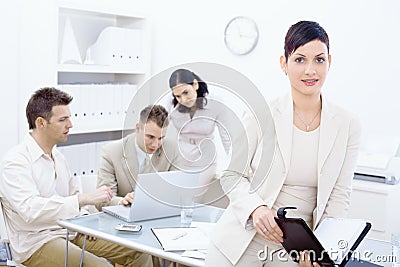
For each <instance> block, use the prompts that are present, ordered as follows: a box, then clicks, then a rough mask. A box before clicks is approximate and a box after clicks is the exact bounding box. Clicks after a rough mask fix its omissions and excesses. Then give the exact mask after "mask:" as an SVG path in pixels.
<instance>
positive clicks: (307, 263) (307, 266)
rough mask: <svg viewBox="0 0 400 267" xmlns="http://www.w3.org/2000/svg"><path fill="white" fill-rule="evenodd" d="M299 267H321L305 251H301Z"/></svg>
mask: <svg viewBox="0 0 400 267" xmlns="http://www.w3.org/2000/svg"><path fill="white" fill-rule="evenodd" d="M299 265H300V267H320V265H319V264H318V263H316V262H312V261H311V258H310V254H309V253H307V252H304V251H300V259H299Z"/></svg>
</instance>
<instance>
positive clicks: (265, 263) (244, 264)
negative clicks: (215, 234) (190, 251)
mask: <svg viewBox="0 0 400 267" xmlns="http://www.w3.org/2000/svg"><path fill="white" fill-rule="evenodd" d="M234 245H235V244H230V246H234ZM205 266H206V267H213V266H218V267H231V266H237V267H256V266H257V267H296V266H297V267H298V266H299V264H298V263H296V262H294V261H292V260H291V259H289V257H288V255H287V253H286V251H285V250H284V249H283V248H282V246H280V245H276V244H274V243H271V242H268V241H267V240H265V239H264V238H263V237H261V236H259V235H258V234H257V235H256V236H255V237H254V238H253V240H252V241H251V242H250V244H249V246H248V247H247V249H246V250H245V252H244V253H243V255H242V257H241V258H240V259H239V261H238V262H237V263H236V265H233V264H232V263H231V262H230V261H229V260H228V259H227V258H226V257H225V256H224V255H223V254H222V253H221V251H220V250H219V249H218V248H217V247H216V246H215V245H214V244H213V243H212V242H211V243H210V245H209V247H208V253H207V258H206V264H205Z"/></svg>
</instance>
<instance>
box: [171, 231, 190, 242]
mask: <svg viewBox="0 0 400 267" xmlns="http://www.w3.org/2000/svg"><path fill="white" fill-rule="evenodd" d="M185 235H187V233H186V232H183V233H179V234H177V235H176V236H174V237H173V238H172V240H177V239H179V238H182V237H184V236H185Z"/></svg>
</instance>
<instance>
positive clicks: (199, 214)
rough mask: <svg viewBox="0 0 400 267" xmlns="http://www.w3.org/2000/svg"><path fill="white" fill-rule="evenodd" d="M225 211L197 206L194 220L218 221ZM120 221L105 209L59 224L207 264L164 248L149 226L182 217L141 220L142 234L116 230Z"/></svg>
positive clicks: (165, 224)
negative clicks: (106, 212) (104, 211)
mask: <svg viewBox="0 0 400 267" xmlns="http://www.w3.org/2000/svg"><path fill="white" fill-rule="evenodd" d="M223 211H224V210H223V209H219V208H215V207H210V206H204V207H200V208H195V209H194V213H193V221H200V222H216V221H217V220H218V219H219V217H220V216H221V215H222V213H223ZM119 223H124V221H122V220H120V219H117V218H115V217H113V216H111V215H108V214H104V213H103V212H100V213H95V214H91V215H87V216H83V217H80V218H76V219H68V220H62V221H59V222H58V224H59V225H60V226H62V227H64V228H66V229H68V230H72V231H76V232H79V233H82V234H86V235H89V236H94V237H97V238H100V239H103V240H107V241H110V242H114V243H116V244H119V245H122V246H125V247H129V248H132V249H135V250H137V251H142V252H145V253H148V254H151V255H154V256H157V257H160V258H163V259H167V260H170V261H174V262H178V263H182V264H184V265H187V266H196V267H197V266H198V267H201V266H204V260H199V259H193V258H187V257H182V256H181V254H182V252H166V251H164V250H163V249H162V247H161V246H160V243H159V242H158V241H157V239H156V237H155V236H154V234H153V233H152V231H151V229H150V228H152V227H173V226H175V227H176V226H181V224H180V217H179V216H175V217H169V218H162V219H156V220H147V221H142V222H138V223H139V224H141V225H142V230H141V231H140V232H139V233H129V232H121V231H118V230H115V229H114V227H115V226H116V225H117V224H119Z"/></svg>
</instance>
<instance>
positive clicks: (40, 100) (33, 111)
mask: <svg viewBox="0 0 400 267" xmlns="http://www.w3.org/2000/svg"><path fill="white" fill-rule="evenodd" d="M71 101H72V96H70V95H69V94H67V93H65V92H63V91H60V90H58V89H56V88H53V87H44V88H41V89H39V90H37V91H35V92H34V93H33V95H32V96H31V98H30V99H29V101H28V104H27V105H26V118H27V120H28V124H29V129H30V130H32V129H35V128H36V124H35V121H36V119H37V118H38V117H42V118H43V119H45V120H46V121H50V118H51V116H53V113H52V110H53V107H54V106H67V105H69V103H71Z"/></svg>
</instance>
